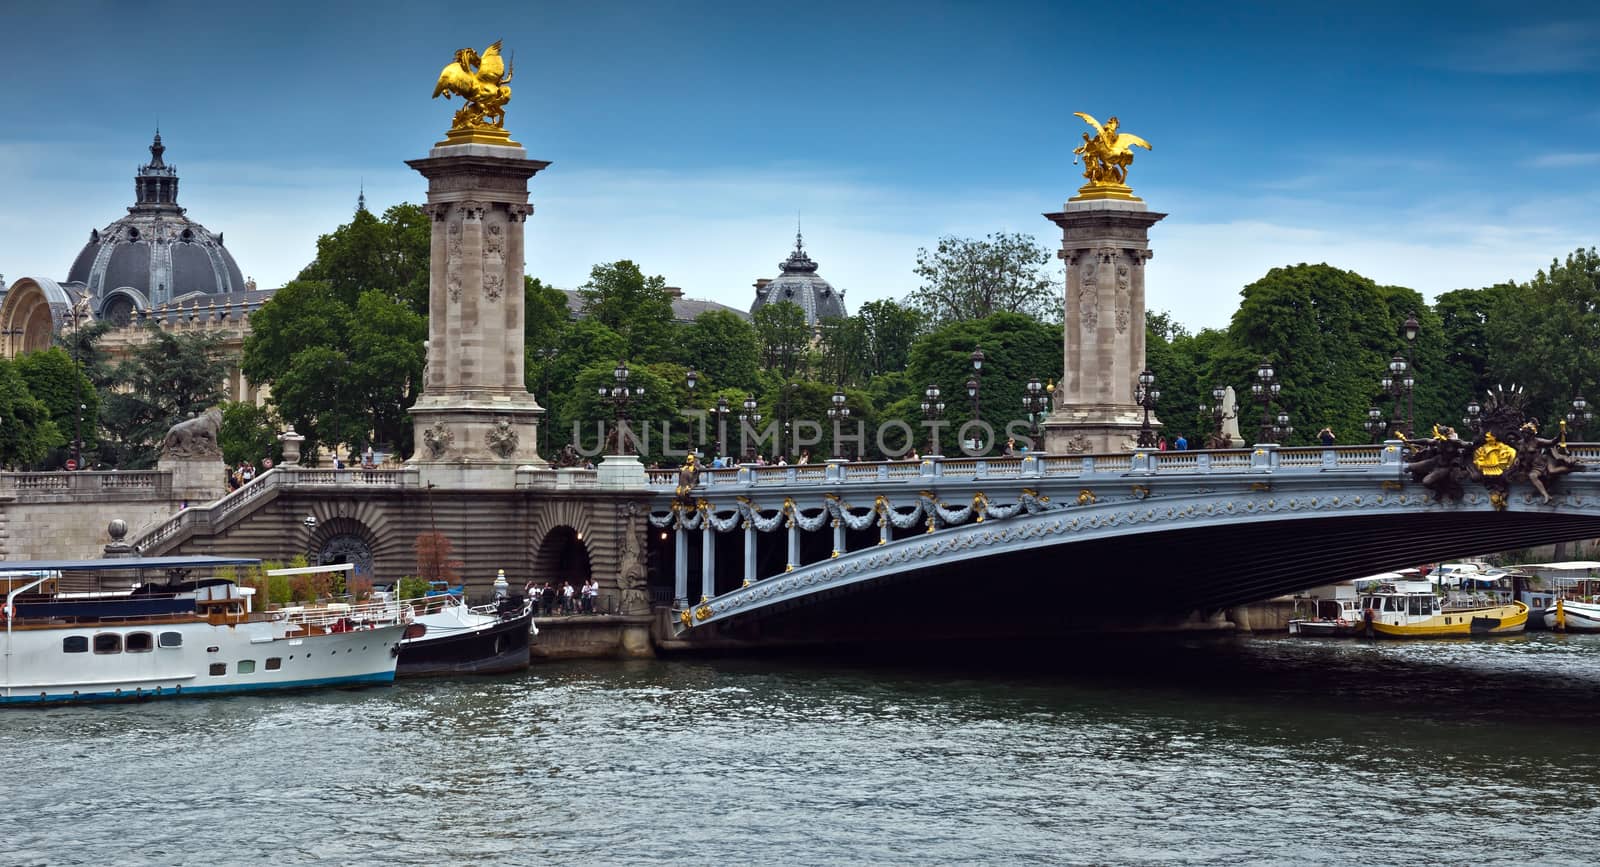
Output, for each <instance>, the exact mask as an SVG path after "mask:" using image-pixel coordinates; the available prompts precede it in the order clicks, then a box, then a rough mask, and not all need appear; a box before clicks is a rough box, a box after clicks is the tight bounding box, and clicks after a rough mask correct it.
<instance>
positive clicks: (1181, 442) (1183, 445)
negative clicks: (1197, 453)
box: [1172, 434, 1189, 452]
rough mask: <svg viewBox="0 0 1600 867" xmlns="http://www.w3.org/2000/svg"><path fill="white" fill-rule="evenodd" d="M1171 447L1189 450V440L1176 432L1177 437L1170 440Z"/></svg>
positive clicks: (1181, 450)
mask: <svg viewBox="0 0 1600 867" xmlns="http://www.w3.org/2000/svg"><path fill="white" fill-rule="evenodd" d="M1172 447H1173V448H1174V449H1176V450H1178V451H1180V452H1186V451H1188V450H1189V441H1188V440H1186V439H1184V438H1183V434H1178V437H1177V439H1174V440H1173V441H1172Z"/></svg>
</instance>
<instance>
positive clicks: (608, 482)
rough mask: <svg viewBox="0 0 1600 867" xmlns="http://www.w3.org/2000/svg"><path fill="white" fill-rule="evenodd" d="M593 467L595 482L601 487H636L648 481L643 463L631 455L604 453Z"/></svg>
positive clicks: (646, 483)
mask: <svg viewBox="0 0 1600 867" xmlns="http://www.w3.org/2000/svg"><path fill="white" fill-rule="evenodd" d="M594 469H595V482H596V483H597V484H599V485H600V487H602V488H623V489H636V488H643V487H646V486H647V485H649V483H650V477H649V475H648V474H647V473H645V471H644V464H641V463H639V459H638V458H637V457H635V456H633V455H606V456H605V457H604V458H601V459H600V463H598V464H596V465H595V468H594Z"/></svg>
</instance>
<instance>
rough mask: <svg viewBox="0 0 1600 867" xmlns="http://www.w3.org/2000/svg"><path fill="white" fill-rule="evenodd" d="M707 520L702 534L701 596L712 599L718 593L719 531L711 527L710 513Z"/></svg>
mask: <svg viewBox="0 0 1600 867" xmlns="http://www.w3.org/2000/svg"><path fill="white" fill-rule="evenodd" d="M705 522H706V526H705V529H704V530H703V531H702V535H701V536H700V596H701V597H702V598H704V599H710V598H711V597H713V596H715V595H717V531H716V530H713V529H711V516H710V515H707V516H706V517H705Z"/></svg>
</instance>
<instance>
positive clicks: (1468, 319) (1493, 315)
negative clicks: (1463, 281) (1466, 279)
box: [1433, 284, 1516, 409]
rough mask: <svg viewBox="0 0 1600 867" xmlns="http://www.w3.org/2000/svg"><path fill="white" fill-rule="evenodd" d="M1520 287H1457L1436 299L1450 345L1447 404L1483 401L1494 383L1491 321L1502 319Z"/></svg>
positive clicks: (1444, 383)
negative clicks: (1491, 365) (1491, 355)
mask: <svg viewBox="0 0 1600 867" xmlns="http://www.w3.org/2000/svg"><path fill="white" fill-rule="evenodd" d="M1515 292H1516V287H1514V286H1512V285H1509V284H1501V285H1498V286H1491V287H1489V288H1487V289H1457V290H1455V291H1454V292H1445V293H1442V294H1441V295H1440V296H1439V297H1438V298H1436V299H1434V303H1433V310H1434V312H1435V313H1436V314H1438V317H1439V326H1440V329H1441V337H1442V340H1443V343H1444V346H1445V347H1446V352H1445V356H1444V365H1443V370H1441V371H1440V372H1439V374H1438V375H1439V377H1440V379H1441V391H1442V392H1443V393H1444V400H1445V403H1446V405H1447V406H1449V407H1451V408H1456V409H1459V408H1461V407H1465V406H1466V404H1467V401H1469V400H1474V399H1476V400H1479V401H1482V400H1483V397H1484V394H1485V392H1487V391H1488V389H1489V387H1490V386H1491V385H1493V384H1494V379H1493V374H1492V372H1491V370H1490V353H1491V346H1490V334H1491V323H1495V322H1498V321H1500V320H1501V319H1502V318H1503V315H1504V313H1505V312H1508V311H1506V305H1507V304H1508V303H1509V302H1511V301H1512V300H1513V297H1514V295H1515Z"/></svg>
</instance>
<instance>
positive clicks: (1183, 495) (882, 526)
mask: <svg viewBox="0 0 1600 867" xmlns="http://www.w3.org/2000/svg"><path fill="white" fill-rule="evenodd" d="M1571 451H1572V453H1573V455H1574V456H1576V457H1578V458H1580V459H1582V460H1584V461H1585V462H1586V463H1593V462H1595V461H1597V460H1600V447H1597V446H1579V445H1574V446H1572V449H1571ZM650 480H651V487H652V489H653V490H654V497H653V498H652V500H651V511H650V523H651V525H652V526H653V527H654V528H656V530H657V534H658V535H657V539H655V540H653V541H656V542H659V543H660V544H662V545H664V546H666V547H667V548H668V549H670V552H671V561H672V564H673V573H672V574H673V580H674V585H673V597H674V600H675V605H676V609H677V620H676V621H675V623H676V627H677V630H678V632H679V634H680V636H682V637H685V638H692V637H693V636H694V634H695V633H697V632H701V631H706V632H719V631H720V632H721V633H723V634H729V635H743V636H748V637H756V636H763V637H765V636H770V635H772V634H774V631H773V628H772V626H771V625H770V624H766V625H757V624H759V623H760V622H761V621H765V620H779V621H793V622H792V623H787V624H786V626H792V627H793V628H792V629H789V630H788V631H789V632H790V633H791V634H795V635H798V634H801V633H803V632H804V631H805V630H806V629H810V628H814V627H815V626H816V625H817V619H818V618H824V619H828V620H830V621H837V620H838V619H839V618H840V617H841V616H846V617H855V618H858V619H860V620H861V624H862V625H863V626H864V627H865V626H868V625H869V624H876V625H877V626H882V619H883V618H886V617H892V615H893V614H894V613H896V612H898V611H900V610H902V609H903V608H904V607H905V604H906V601H907V600H918V601H919V604H918V605H917V608H918V614H917V617H925V616H926V615H927V614H928V613H929V612H930V610H938V609H940V608H941V607H942V608H944V609H953V610H954V611H955V612H959V613H957V614H956V617H957V618H958V619H961V618H965V619H979V618H976V617H975V615H976V613H977V612H976V610H975V609H981V608H983V607H985V606H986V604H987V603H988V602H989V601H991V600H993V601H997V602H998V603H999V604H1000V605H1001V606H1003V607H1004V608H1005V609H1006V610H1007V612H1008V613H1007V614H1006V617H1007V618H1011V619H1015V618H1017V617H1024V618H1026V617H1029V616H1048V617H1052V618H1056V619H1059V618H1060V617H1061V616H1062V615H1061V612H1072V611H1074V610H1078V611H1085V610H1086V609H1087V610H1092V611H1093V612H1094V615H1093V616H1094V617H1095V618H1097V619H1098V618H1105V617H1107V616H1110V617H1112V618H1116V617H1126V618H1128V619H1130V620H1136V619H1140V618H1145V619H1148V618H1150V617H1151V616H1152V615H1171V616H1181V615H1182V614H1184V613H1185V612H1193V611H1201V612H1206V611H1215V610H1219V609H1225V608H1229V607H1232V606H1236V605H1240V604H1243V603H1248V602H1253V601H1258V600H1262V599H1267V598H1270V597H1272V596H1275V595H1278V594H1282V593H1286V592H1291V591H1295V590H1301V589H1305V588H1307V587H1312V586H1316V585H1319V584H1325V583H1329V582H1333V581H1340V580H1347V579H1351V578H1357V577H1361V576H1363V575H1369V574H1373V573H1376V572H1379V571H1383V570H1386V569H1391V568H1397V567H1403V566H1411V565H1415V564H1418V563H1425V562H1433V561H1437V560H1441V559H1450V558H1455V557H1461V556H1468V555H1473V554H1481V553H1489V552H1493V551H1504V550H1512V549H1517V548H1522V547H1529V546H1533V545H1540V544H1547V543H1551V542H1558V541H1566V540H1576V539H1583V538H1592V537H1597V536H1600V473H1592V474H1576V475H1570V476H1566V477H1563V478H1562V479H1561V481H1560V482H1559V484H1558V485H1557V486H1556V487H1555V489H1554V490H1553V491H1552V494H1553V497H1552V499H1551V501H1550V503H1548V504H1546V503H1544V502H1543V499H1542V498H1541V497H1539V496H1537V495H1536V494H1534V493H1533V492H1532V490H1531V489H1529V488H1528V487H1527V486H1526V485H1522V486H1519V487H1514V488H1513V490H1512V495H1511V496H1510V497H1509V499H1508V500H1507V502H1505V503H1504V504H1503V507H1502V506H1497V505H1496V504H1495V503H1494V502H1492V501H1491V498H1490V495H1489V491H1488V490H1486V489H1484V488H1482V487H1479V488H1476V489H1472V488H1470V487H1469V489H1468V490H1467V491H1466V492H1465V495H1464V496H1463V497H1462V499H1461V500H1460V501H1459V502H1456V501H1450V500H1446V501H1443V502H1441V501H1439V500H1438V499H1436V498H1435V497H1434V496H1433V495H1432V494H1431V493H1430V492H1428V491H1427V490H1425V489H1424V488H1423V487H1422V486H1421V485H1420V484H1417V483H1416V482H1414V481H1413V480H1412V479H1411V477H1410V474H1409V473H1406V472H1405V471H1404V468H1403V461H1402V444H1401V443H1398V442H1389V443H1385V444H1381V445H1373V446H1339V447H1334V448H1279V447H1277V446H1273V445H1260V446H1256V447H1254V448H1251V449H1241V450H1228V451H1183V452H1178V451H1146V450H1137V451H1134V452H1132V453H1124V454H1120V455H1072V456H1062V455H1043V456H1032V457H1011V458H988V459H982V458H978V459H971V458H961V459H945V460H928V461H922V462H891V463H844V462H829V463H825V464H816V465H801V466H782V467H750V466H746V467H739V468H737V469H711V470H703V471H702V472H701V474H700V476H699V479H698V484H697V485H696V486H695V487H694V488H693V489H692V490H690V491H688V492H687V494H686V495H680V494H679V493H678V492H677V491H676V488H675V485H676V483H677V478H676V475H675V474H673V473H664V472H654V473H652V474H651V477H650ZM696 567H697V568H696ZM691 579H696V580H694V581H693V582H691ZM691 583H693V584H694V586H691ZM891 585H895V586H897V587H898V589H897V590H895V591H892V592H889V591H886V588H888V587H889V586H891ZM852 593H863V594H870V596H871V598H863V599H861V600H856V601H851V602H846V603H844V604H842V605H826V606H819V605H818V603H822V602H825V601H828V600H835V599H837V598H838V597H841V596H843V595H845V594H852ZM930 601H931V603H932V604H929V603H930ZM808 607H810V608H817V609H819V610H817V611H811V612H805V611H803V610H802V609H805V608H808ZM1046 610H1050V611H1054V612H1056V613H1054V614H1049V615H1045V614H1044V613H1043V612H1044V611H1046ZM907 620H908V622H909V620H910V618H907ZM835 625H837V623H835ZM719 628H720V629H719ZM780 631H783V630H780Z"/></svg>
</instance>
